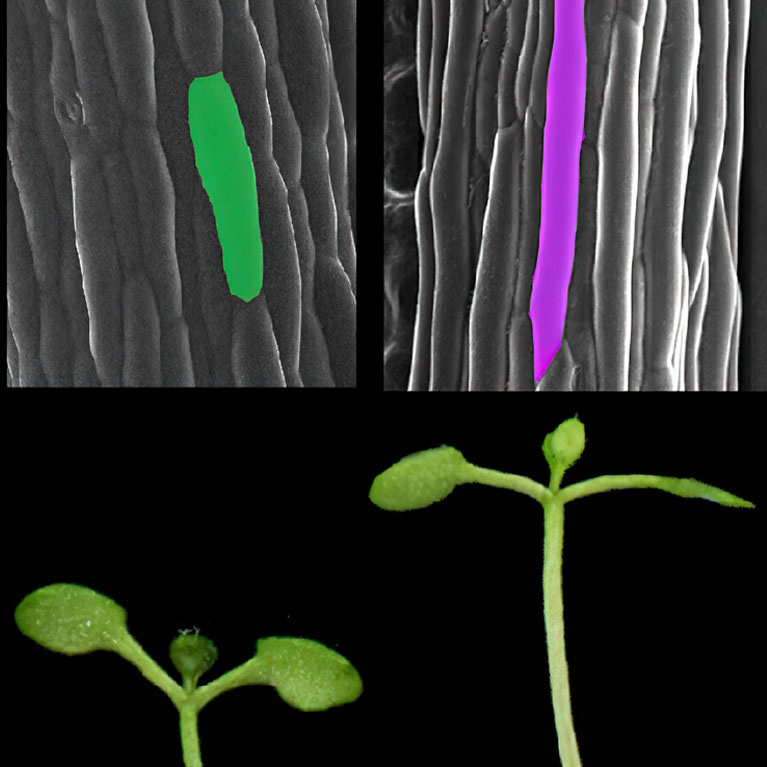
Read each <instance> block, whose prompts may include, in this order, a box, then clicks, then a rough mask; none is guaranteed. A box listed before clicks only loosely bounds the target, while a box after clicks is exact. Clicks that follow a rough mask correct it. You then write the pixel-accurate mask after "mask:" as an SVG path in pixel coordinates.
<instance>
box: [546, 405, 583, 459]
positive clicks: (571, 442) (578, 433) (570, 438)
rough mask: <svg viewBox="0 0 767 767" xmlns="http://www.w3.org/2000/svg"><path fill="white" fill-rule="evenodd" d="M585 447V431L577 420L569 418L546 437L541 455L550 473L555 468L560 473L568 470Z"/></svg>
mask: <svg viewBox="0 0 767 767" xmlns="http://www.w3.org/2000/svg"><path fill="white" fill-rule="evenodd" d="M585 446H586V430H585V429H584V428H583V424H582V423H581V422H580V421H579V420H578V419H577V418H569V419H568V420H567V421H563V422H562V423H561V424H559V426H557V428H556V429H554V431H552V432H551V433H550V434H547V435H546V439H545V440H544V441H543V454H544V455H545V456H546V460H547V461H548V464H549V466H550V467H551V469H552V471H553V470H554V468H555V466H556V467H558V468H559V469H560V470H561V471H565V470H566V469H569V468H570V467H571V466H572V465H573V464H574V463H575V462H576V461H577V460H578V459H579V458H580V457H581V453H583V448H584V447H585Z"/></svg>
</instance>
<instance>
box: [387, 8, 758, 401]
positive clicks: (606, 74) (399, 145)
mask: <svg viewBox="0 0 767 767" xmlns="http://www.w3.org/2000/svg"><path fill="white" fill-rule="evenodd" d="M580 5H581V7H583V9H584V10H583V19H582V20H583V37H584V38H585V40H583V41H582V42H583V43H585V56H584V60H583V62H582V66H583V68H584V74H585V85H586V90H585V99H584V100H585V104H584V107H585V116H584V117H583V134H582V136H583V137H582V139H581V138H580V137H579V138H578V140H579V142H582V143H581V146H580V148H579V150H578V155H577V163H578V165H577V170H578V173H577V174H576V183H575V187H576V189H575V194H576V195H577V222H576V229H575V233H574V238H573V239H574V243H573V252H572V253H571V254H570V262H569V264H566V265H565V266H564V267H563V268H562V269H561V270H560V274H559V279H560V281H561V282H562V285H563V288H562V290H563V293H562V308H561V309H562V310H561V314H562V328H561V330H560V331H559V333H558V335H557V339H561V343H558V344H557V346H558V351H556V354H555V355H554V356H553V359H550V360H547V361H546V364H545V366H544V365H540V364H539V362H538V353H539V350H535V349H534V346H535V344H534V337H535V336H536V334H535V333H534V325H535V323H536V322H540V320H541V317H545V315H546V312H547V311H549V312H551V313H555V311H556V307H555V306H554V304H553V303H549V304H547V303H546V302H545V301H538V302H534V305H531V296H532V295H533V294H534V285H535V280H537V279H540V278H541V277H542V276H543V275H542V272H541V273H539V274H536V270H537V269H540V268H541V264H540V262H539V247H540V244H541V242H542V240H543V238H542V227H541V222H542V220H543V219H545V217H546V214H547V215H548V219H549V226H550V227H551V226H552V225H553V226H554V228H556V226H558V225H559V221H558V216H559V211H557V210H544V211H543V212H542V181H543V178H544V172H543V171H544V169H545V168H546V167H547V165H546V163H547V161H548V162H550V163H551V162H554V160H553V159H552V158H553V157H554V153H553V152H551V151H550V149H548V147H550V146H553V145H549V144H548V143H546V142H545V137H546V129H547V125H548V121H547V110H548V112H549V115H548V117H551V116H552V114H553V113H552V111H551V109H552V104H555V103H556V102H555V101H553V100H552V99H553V98H554V96H553V94H552V93H551V92H550V91H549V87H550V86H551V84H552V83H553V82H554V79H555V78H554V72H553V66H554V65H553V64H552V62H553V61H554V60H555V57H553V55H552V54H553V52H554V51H556V45H557V40H558V38H561V37H563V36H564V35H565V33H567V32H571V31H572V30H570V29H564V28H563V26H562V24H563V22H562V19H563V17H562V16H561V10H562V8H563V6H562V5H561V2H560V3H559V4H557V3H555V2H554V0H476V2H474V0H472V2H463V1H462V0H396V1H394V2H387V3H386V4H385V10H384V27H385V51H386V52H385V61H384V99H385V102H384V105H385V114H384V132H385V148H384V166H385V179H384V190H385V202H384V231H385V254H384V259H385V263H384V299H385V301H384V374H385V388H386V389H389V390H415V391H418V390H490V391H521V390H527V391H532V390H538V391H545V390H564V391H572V390H586V391H595V390H616V391H621V390H623V391H629V390H631V391H638V390H658V391H688V390H736V389H739V388H744V386H743V385H744V384H745V388H752V385H753V382H752V381H742V380H741V378H743V377H744V374H743V367H744V366H743V364H742V361H741V337H742V335H743V333H744V332H750V329H749V328H748V327H745V328H744V317H746V318H749V317H751V312H750V311H748V309H749V308H750V307H748V306H746V307H745V310H744V291H743V277H742V275H743V273H744V272H745V271H746V270H747V269H748V268H749V266H750V259H752V258H755V257H756V256H755V255H751V254H750V253H748V252H741V248H740V245H739V231H738V228H739V210H740V192H741V171H742V165H743V140H744V111H745V107H744V100H745V86H744V81H745V72H746V57H747V52H748V35H749V25H750V21H751V4H750V2H749V0H699V1H697V2H696V1H695V0H690V1H689V2H671V0H585V2H583V0H580ZM555 19H560V22H559V23H560V26H559V27H557V25H556V24H555ZM572 62H573V64H572V66H573V67H574V68H577V67H578V66H580V63H579V62H578V61H577V59H572ZM559 74H560V75H561V72H560V73H559ZM565 74H568V73H567V72H565ZM545 144H546V147H547V151H544V145H545ZM547 153H548V154H549V155H551V156H550V157H547ZM565 175H566V174H565V173H564V171H562V172H561V173H560V174H559V175H558V169H557V167H556V166H554V167H553V168H552V167H549V171H548V175H547V176H546V178H548V179H549V181H548V183H549V184H550V185H551V184H552V183H558V182H557V179H558V178H560V179H562V183H564V179H565ZM551 179H553V180H554V182H552V181H551ZM549 191H551V189H550V190H549ZM562 225H564V224H562ZM549 271H550V270H549ZM750 295H751V294H748V295H747V298H748V297H749V296H750ZM755 296H756V294H754V297H753V298H751V299H750V300H753V301H756V297H755ZM547 307H548V309H547ZM536 314H537V316H536ZM748 372H749V371H748V370H746V377H748Z"/></svg>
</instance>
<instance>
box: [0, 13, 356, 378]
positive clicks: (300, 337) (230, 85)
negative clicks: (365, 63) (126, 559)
mask: <svg viewBox="0 0 767 767" xmlns="http://www.w3.org/2000/svg"><path fill="white" fill-rule="evenodd" d="M7 24H8V48H7V64H8V80H7V85H8V137H7V149H8V181H7V189H8V205H7V223H8V227H7V230H8V231H7V237H8V239H7V279H8V294H7V295H8V335H7V385H8V386H12V387H54V386H55V387H97V386H104V387H124V386H152V387H178V386H199V387H212V386H216V387H231V386H244V387H250V386H253V387H285V386H287V387H301V386H304V387H351V386H354V385H355V382H356V338H355V336H356V330H355V327H356V287H355V286H356V274H355V272H356V246H355V239H356V233H355V210H354V203H353V201H354V196H355V168H356V159H355V145H356V127H355V121H356V2H355V0H250V1H248V0H125V1H124V2H123V1H121V2H115V1H114V0H77V2H71V1H70V0H8V2H7ZM198 83H199V84H200V88H203V87H205V88H208V89H209V90H206V91H205V93H212V96H211V97H210V99H208V100H205V99H203V98H202V97H197V96H193V92H192V85H193V84H198ZM199 92H200V93H202V90H201V91H199ZM195 99H196V100H195ZM235 105H236V108H235ZM214 109H220V110H221V113H222V115H223V114H224V112H225V109H228V112H227V114H228V115H229V116H230V117H231V120H232V122H233V124H232V126H229V125H225V120H224V118H223V116H222V118H221V120H220V121H218V120H216V118H215V115H216V113H215V112H214V111H213V110H214ZM195 121H196V123H195V124H196V125H197V126H198V131H199V133H198V135H197V137H196V138H195V137H193V136H192V135H191V133H192V132H191V128H192V126H193V122H195ZM225 127H226V128H227V129H229V128H230V127H231V129H232V131H233V134H232V135H236V136H238V137H239V139H240V143H241V149H242V151H241V152H240V153H239V155H238V156H237V159H233V158H234V155H235V151H234V147H235V145H234V142H232V144H231V146H232V151H231V152H229V149H228V147H229V143H227V142H229V138H224V135H225V134H224V132H223V130H224V128H225ZM243 132H244V142H243V141H242V134H243ZM227 135H228V134H227ZM193 138H194V141H193ZM248 148H249V151H248ZM251 161H252V162H251ZM205 162H207V165H205ZM230 164H231V167H230ZM205 169H207V170H205ZM206 173H207V176H206V177H205V178H203V176H204V175H205V174H206ZM254 174H255V187H256V188H257V201H256V194H255V192H254V188H253V186H254ZM235 176H236V177H237V178H239V177H240V176H241V177H242V179H243V182H242V183H243V186H241V187H237V186H235V184H234V181H233V180H232V179H234V178H235ZM248 183H249V184H250V186H249V187H248ZM243 189H244V190H246V191H247V190H248V189H249V190H250V194H246V193H244V192H243V191H242V190H243ZM248 206H250V207H248ZM243 211H244V212H243ZM246 235H247V237H245V236H246ZM244 238H245V239H244ZM247 238H250V239H247ZM246 241H247V242H251V243H255V244H254V245H252V246H248V247H245V246H243V242H246ZM238 268H241V269H244V270H245V271H246V272H249V279H250V284H249V286H248V288H247V289H246V290H239V289H238V288H237V287H236V285H237V280H238V279H239V278H238V277H237V274H238V273H237V269H238ZM238 290H239V292H238Z"/></svg>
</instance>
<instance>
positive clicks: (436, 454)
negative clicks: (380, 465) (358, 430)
mask: <svg viewBox="0 0 767 767" xmlns="http://www.w3.org/2000/svg"><path fill="white" fill-rule="evenodd" d="M467 465H468V464H467V461H466V459H465V458H464V457H463V455H462V454H461V453H460V452H459V451H458V450H456V449H455V448H454V447H447V446H446V445H443V446H442V447H437V448H433V449H431V450H422V451H421V452H419V453H413V454H412V455H408V456H406V457H405V458H403V459H402V460H401V461H398V462H397V463H395V464H394V465H393V466H391V467H389V468H388V469H386V471H384V472H382V473H381V474H379V475H378V476H377V477H376V478H375V479H374V480H373V484H372V486H371V488H370V500H371V501H373V503H374V504H376V506H380V507H381V508H382V509H388V510H391V511H409V510H410V509H422V508H424V507H426V506H430V505H431V504H432V503H436V502H437V501H441V500H442V499H443V498H446V497H447V496H448V495H450V493H451V492H452V491H453V488H454V487H455V486H456V485H457V484H460V482H461V481H463V470H464V468H465V467H466V466H467Z"/></svg>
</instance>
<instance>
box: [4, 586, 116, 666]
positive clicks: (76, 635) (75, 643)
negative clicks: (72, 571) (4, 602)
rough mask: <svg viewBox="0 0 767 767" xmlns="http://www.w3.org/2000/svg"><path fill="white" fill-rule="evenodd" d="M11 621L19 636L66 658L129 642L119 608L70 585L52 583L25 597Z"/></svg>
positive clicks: (89, 591)
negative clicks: (13, 622)
mask: <svg viewBox="0 0 767 767" xmlns="http://www.w3.org/2000/svg"><path fill="white" fill-rule="evenodd" d="M15 618H16V625H17V626H18V627H19V630H20V631H21V633H22V634H26V636H28V637H29V638H30V639H34V640H35V642H37V643H38V644H41V645H42V646H43V647H47V648H48V649H49V650H55V651H56V652H61V653H64V654H66V655H79V654H81V653H87V652H93V651H94V650H115V649H116V646H117V645H118V644H120V643H122V642H123V641H124V640H125V639H127V638H129V634H128V628H127V622H126V616H125V610H124V609H123V608H122V607H120V605H118V604H117V603H116V602H113V601H112V600H111V599H109V598H108V597H105V596H104V595H103V594H99V593H98V592H97V591H93V590H92V589H89V588H86V587H85V586H77V585H75V584H73V583H54V584H53V585H51V586H44V587H43V588H40V589H37V591H33V592H32V593H31V594H27V596H26V597H24V599H22V600H21V602H20V603H19V605H18V607H17V608H16V612H15Z"/></svg>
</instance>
